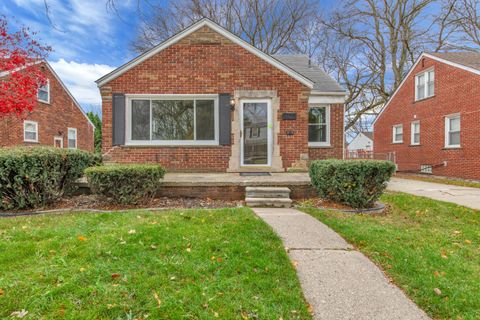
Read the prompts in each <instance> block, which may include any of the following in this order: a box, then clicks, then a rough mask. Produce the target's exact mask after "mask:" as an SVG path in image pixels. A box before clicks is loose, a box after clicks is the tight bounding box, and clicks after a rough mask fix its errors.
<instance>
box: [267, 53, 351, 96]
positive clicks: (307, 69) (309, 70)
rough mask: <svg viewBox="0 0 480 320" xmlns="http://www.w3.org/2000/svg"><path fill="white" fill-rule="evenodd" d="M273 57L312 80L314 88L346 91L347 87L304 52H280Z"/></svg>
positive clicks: (324, 90)
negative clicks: (311, 61)
mask: <svg viewBox="0 0 480 320" xmlns="http://www.w3.org/2000/svg"><path fill="white" fill-rule="evenodd" d="M273 57H274V58H275V59H277V60H279V61H280V62H282V63H284V64H286V65H287V66H289V67H290V68H292V69H293V70H295V71H297V72H298V73H300V74H302V75H303V76H305V77H307V78H308V79H310V80H312V81H313V90H316V91H322V92H339V93H345V89H344V88H342V87H341V86H340V85H339V84H338V83H337V82H336V81H335V80H333V78H332V77H330V76H329V75H328V74H327V73H325V72H324V71H323V70H322V69H321V68H320V67H319V66H317V65H315V64H312V63H310V59H309V58H308V56H306V55H303V54H285V55H283V54H278V55H273Z"/></svg>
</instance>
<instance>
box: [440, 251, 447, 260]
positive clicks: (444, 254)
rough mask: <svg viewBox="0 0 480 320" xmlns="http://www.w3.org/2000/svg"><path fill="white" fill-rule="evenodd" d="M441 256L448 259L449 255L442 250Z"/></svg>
mask: <svg viewBox="0 0 480 320" xmlns="http://www.w3.org/2000/svg"><path fill="white" fill-rule="evenodd" d="M441 256H442V258H443V259H448V256H447V254H446V253H445V251H442V253H441Z"/></svg>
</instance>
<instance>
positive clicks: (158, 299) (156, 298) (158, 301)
mask: <svg viewBox="0 0 480 320" xmlns="http://www.w3.org/2000/svg"><path fill="white" fill-rule="evenodd" d="M153 297H154V298H155V300H157V304H158V306H159V307H160V305H161V304H162V300H160V298H159V297H158V294H157V292H156V291H153Z"/></svg>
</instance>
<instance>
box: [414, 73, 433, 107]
mask: <svg viewBox="0 0 480 320" xmlns="http://www.w3.org/2000/svg"><path fill="white" fill-rule="evenodd" d="M431 71H433V74H434V76H433V77H434V79H433V88H434V89H433V92H435V69H434V68H429V69H427V70H425V71H422V72H420V73H417V74H416V75H415V101H421V100H425V99H428V98H431V97H433V96H434V95H435V93H434V94H432V95H428V80H429V78H428V74H429V72H431ZM422 75H423V76H424V77H423V78H424V79H425V83H424V85H423V91H424V96H423V98H419V97H418V90H417V89H418V78H419V77H420V76H422Z"/></svg>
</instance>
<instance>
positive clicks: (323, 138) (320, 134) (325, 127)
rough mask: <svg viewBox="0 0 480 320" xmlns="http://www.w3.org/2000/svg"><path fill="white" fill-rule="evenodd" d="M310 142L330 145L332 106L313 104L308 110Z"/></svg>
mask: <svg viewBox="0 0 480 320" xmlns="http://www.w3.org/2000/svg"><path fill="white" fill-rule="evenodd" d="M308 144H309V145H310V146H314V147H315V146H330V106H329V105H324V106H312V107H310V108H309V110H308Z"/></svg>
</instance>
